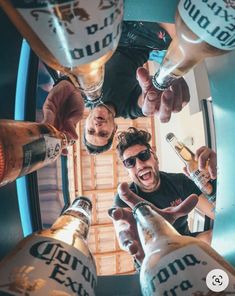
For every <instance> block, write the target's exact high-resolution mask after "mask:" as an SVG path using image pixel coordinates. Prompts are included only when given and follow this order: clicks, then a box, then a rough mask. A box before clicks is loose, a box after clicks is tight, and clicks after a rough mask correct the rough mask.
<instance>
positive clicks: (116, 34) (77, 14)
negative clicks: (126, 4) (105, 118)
mask: <svg viewBox="0 0 235 296" xmlns="http://www.w3.org/2000/svg"><path fill="white" fill-rule="evenodd" d="M0 6H1V7H2V8H3V10H4V11H5V13H6V14H7V15H8V17H9V18H10V20H11V21H12V22H13V23H14V25H15V26H16V27H17V29H18V30H19V32H20V33H21V34H22V35H23V37H24V38H26V40H27V41H28V42H29V44H30V46H31V47H32V49H33V50H34V52H35V53H36V54H37V55H38V56H39V57H40V58H41V60H42V61H44V62H45V63H46V64H47V65H49V66H50V67H51V68H54V69H55V70H58V71H60V72H61V73H63V74H66V75H67V76H69V77H70V79H71V80H72V81H73V83H74V84H75V86H77V87H79V88H80V89H81V91H82V92H84V93H85V94H86V96H87V98H88V99H90V100H94V99H96V98H98V97H99V96H100V95H101V87H102V84H103V79H104V64H105V63H106V62H107V60H109V58H110V57H111V56H112V54H113V52H114V51H115V49H116V47H117V45H118V41H119V38H120V35H121V22H122V16H123V0H116V1H105V0H104V1H102V0H79V1H75V0H64V1H59V0H55V1H49V0H48V1H40V0H36V1H28V0H22V1H17V0H0Z"/></svg>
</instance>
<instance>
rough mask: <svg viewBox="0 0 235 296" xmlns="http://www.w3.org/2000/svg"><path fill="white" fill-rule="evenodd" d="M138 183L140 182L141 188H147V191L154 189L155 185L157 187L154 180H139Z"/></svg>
mask: <svg viewBox="0 0 235 296" xmlns="http://www.w3.org/2000/svg"><path fill="white" fill-rule="evenodd" d="M139 184H140V187H141V188H143V189H144V190H148V191H151V190H154V189H155V187H157V184H156V182H152V181H151V182H150V181H149V182H147V181H145V182H144V181H143V180H141V181H139Z"/></svg>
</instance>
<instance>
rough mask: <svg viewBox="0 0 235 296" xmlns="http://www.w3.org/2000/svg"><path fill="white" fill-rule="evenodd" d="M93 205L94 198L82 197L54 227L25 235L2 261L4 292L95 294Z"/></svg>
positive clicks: (1, 286) (53, 295)
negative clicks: (91, 239)
mask: <svg viewBox="0 0 235 296" xmlns="http://www.w3.org/2000/svg"><path fill="white" fill-rule="evenodd" d="M91 209H92V204H91V201H90V200H89V199H88V198H86V197H79V198H77V199H75V200H74V202H73V204H72V205H71V206H70V207H69V208H68V209H67V210H65V211H64V213H63V214H62V215H61V216H60V217H59V218H58V219H57V220H56V221H55V223H54V224H53V225H52V226H51V228H49V229H44V230H41V231H38V232H35V233H33V234H31V235H29V236H28V237H26V238H25V239H23V240H22V241H21V242H20V243H19V244H18V246H17V247H16V248H15V250H13V252H11V253H10V254H9V255H8V256H7V257H5V258H4V259H3V260H2V262H1V263H0V295H3V293H4V292H5V294H4V295H35V296H42V295H45V296H69V295H83V296H86V295H90V296H94V295H95V289H96V284H97V275H96V266H95V262H94V258H93V256H92V254H91V252H90V250H89V247H88V245H87V236H88V232H89V227H90V224H91Z"/></svg>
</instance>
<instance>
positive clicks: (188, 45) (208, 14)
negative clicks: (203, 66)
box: [152, 0, 235, 90]
mask: <svg viewBox="0 0 235 296" xmlns="http://www.w3.org/2000/svg"><path fill="white" fill-rule="evenodd" d="M234 20H235V4H234V1H226V0H216V1H198V0H180V1H179V4H178V8H177V12H176V16H175V26H176V35H175V36H174V38H173V40H172V42H171V44H170V46H169V48H168V50H167V53H166V55H165V57H164V60H163V62H162V64H161V66H160V68H159V70H158V71H157V73H156V74H155V75H154V77H153V80H152V81H153V84H154V86H155V87H156V88H158V89H160V90H165V89H167V88H168V87H169V86H170V85H171V84H172V82H173V81H174V80H175V79H177V78H179V77H182V76H183V75H184V74H185V73H187V72H188V71H189V70H190V69H191V68H192V67H194V66H195V65H196V64H198V63H199V62H201V61H202V60H204V59H205V58H207V57H213V56H219V55H222V54H226V53H228V52H229V51H231V50H234V49H235V35H234V32H235V25H234Z"/></svg>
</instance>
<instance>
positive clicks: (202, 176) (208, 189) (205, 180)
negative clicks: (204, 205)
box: [190, 170, 213, 195]
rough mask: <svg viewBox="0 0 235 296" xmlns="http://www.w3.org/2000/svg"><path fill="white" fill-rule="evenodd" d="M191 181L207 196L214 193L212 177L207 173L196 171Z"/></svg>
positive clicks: (192, 174)
mask: <svg viewBox="0 0 235 296" xmlns="http://www.w3.org/2000/svg"><path fill="white" fill-rule="evenodd" d="M190 177H191V179H192V180H193V181H194V183H195V184H196V185H197V187H198V188H199V189H200V190H201V191H203V192H205V194H209V195H210V194H211V193H212V191H213V187H212V185H211V184H210V183H209V182H210V175H209V173H208V172H207V171H200V170H196V171H193V172H191V173H190Z"/></svg>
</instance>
